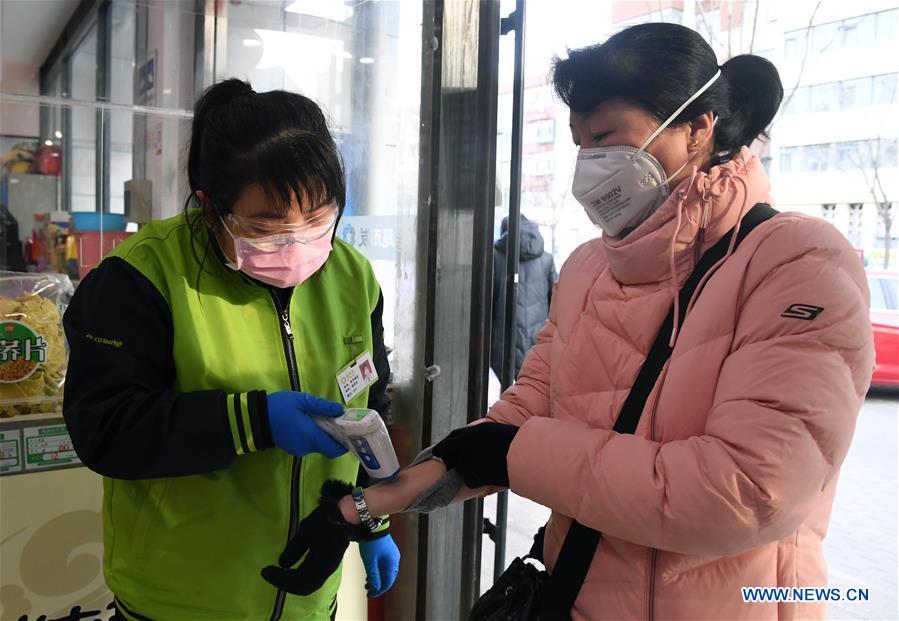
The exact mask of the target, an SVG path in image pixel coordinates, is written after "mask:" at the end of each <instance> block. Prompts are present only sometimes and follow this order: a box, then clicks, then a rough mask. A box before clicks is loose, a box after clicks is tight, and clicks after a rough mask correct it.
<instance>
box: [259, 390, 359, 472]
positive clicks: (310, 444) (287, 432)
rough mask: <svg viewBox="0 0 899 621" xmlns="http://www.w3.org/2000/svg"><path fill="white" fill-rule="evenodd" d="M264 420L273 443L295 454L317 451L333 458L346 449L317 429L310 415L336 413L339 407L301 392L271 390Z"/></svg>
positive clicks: (339, 411) (338, 413)
mask: <svg viewBox="0 0 899 621" xmlns="http://www.w3.org/2000/svg"><path fill="white" fill-rule="evenodd" d="M267 398H268V422H269V425H270V426H271V428H272V439H273V440H274V441H275V445H276V446H278V447H280V448H281V449H283V450H284V451H286V452H288V453H290V454H291V455H296V456H297V457H302V456H303V455H308V454H310V453H321V454H322V455H324V456H325V457H330V458H331V459H334V458H335V457H340V456H341V455H343V454H344V453H346V449H345V448H344V447H343V446H341V445H340V444H338V443H337V442H336V441H335V440H334V439H333V438H332V437H331V436H329V435H328V434H327V433H325V432H324V431H322V430H321V429H319V427H318V425H316V424H315V422H314V421H313V420H312V419H311V418H310V415H313V414H316V415H319V416H340V415H341V414H343V406H342V405H340V404H338V403H334V402H333V401H328V400H327V399H319V398H318V397H313V396H312V395H310V394H307V393H305V392H292V391H286V392H274V393H271V394H269V395H268V397H267Z"/></svg>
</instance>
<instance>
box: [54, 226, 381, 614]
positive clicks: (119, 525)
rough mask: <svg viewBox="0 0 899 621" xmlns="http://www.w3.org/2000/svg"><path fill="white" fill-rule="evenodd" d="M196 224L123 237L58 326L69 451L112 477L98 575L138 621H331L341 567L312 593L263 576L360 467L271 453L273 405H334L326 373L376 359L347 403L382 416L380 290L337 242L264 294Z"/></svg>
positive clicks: (367, 269)
mask: <svg viewBox="0 0 899 621" xmlns="http://www.w3.org/2000/svg"><path fill="white" fill-rule="evenodd" d="M196 216H197V213H196V212H194V213H193V214H188V215H187V216H185V215H181V216H177V217H174V218H170V219H168V220H164V221H159V222H153V223H151V224H149V225H147V226H146V227H144V228H143V229H142V230H141V231H140V232H139V233H137V234H136V235H134V236H132V237H130V238H128V239H127V240H126V241H125V242H124V243H122V244H121V245H120V246H119V247H117V248H116V249H115V251H113V253H112V254H111V255H110V256H108V257H107V258H105V259H104V260H103V262H102V263H101V264H100V265H99V266H98V267H97V268H96V269H94V270H93V271H92V272H91V273H90V274H89V275H88V276H87V277H86V278H85V279H84V281H83V282H82V283H81V285H80V286H79V287H78V289H77V291H76V293H75V296H74V297H73V299H72V302H71V304H70V306H69V309H68V310H67V312H66V315H65V328H66V335H67V338H68V341H69V344H70V348H71V355H70V361H69V370H68V375H67V380H66V391H65V403H64V415H65V419H66V423H67V425H68V427H69V430H70V433H71V436H72V440H73V442H74V446H75V449H76V451H77V452H78V454H79V456H80V457H81V459H82V460H83V461H84V463H85V464H86V465H87V466H88V467H90V468H91V469H93V470H95V471H96V472H98V473H100V474H102V475H104V481H103V483H104V501H103V530H104V538H103V543H104V547H105V552H104V555H105V556H104V571H105V575H106V580H107V583H108V585H109V587H110V589H111V590H112V591H113V593H114V594H115V596H116V598H117V601H118V603H119V606H120V609H121V610H122V612H123V614H124V615H125V616H126V617H131V618H135V619H141V618H151V619H164V620H173V619H185V620H187V619H189V620H191V621H201V620H210V621H225V620H229V619H269V618H271V617H272V616H273V615H274V616H276V617H277V616H280V618H282V619H327V618H329V617H330V614H331V612H332V611H333V607H334V606H335V601H336V593H337V588H338V584H339V582H340V575H339V574H340V572H339V571H338V572H337V573H335V574H334V575H333V576H331V577H330V578H329V579H328V580H327V582H326V583H325V584H324V586H322V588H321V589H320V590H319V591H317V592H315V593H313V594H311V595H310V596H308V597H297V596H292V595H286V594H284V593H279V592H278V591H277V590H276V589H275V588H274V587H272V586H271V585H270V584H268V583H267V582H265V581H264V580H263V579H262V577H261V576H260V574H259V572H260V570H261V569H262V568H263V567H265V566H266V565H271V564H276V563H277V559H278V556H279V554H280V553H281V551H282V550H283V548H284V544H285V543H286V541H287V539H288V536H289V533H290V532H291V531H292V530H293V529H295V528H296V525H297V524H298V522H299V521H300V519H302V518H303V517H304V516H305V515H307V514H308V513H309V512H310V511H311V510H312V509H313V508H314V507H315V506H316V504H317V497H318V493H319V491H320V488H321V484H322V483H323V482H324V481H325V480H326V479H328V478H337V479H342V480H345V481H347V482H351V483H352V482H355V481H356V479H357V472H358V467H359V464H358V460H356V458H355V457H354V456H353V455H349V454H348V455H344V456H342V457H340V458H338V459H328V458H326V457H324V456H322V455H319V454H313V455H310V456H306V457H303V458H302V459H299V458H293V457H292V456H290V455H288V454H287V453H285V452H284V451H282V450H281V449H279V448H275V447H274V443H273V441H272V434H271V430H270V428H269V423H268V411H267V408H266V393H267V392H274V391H283V390H302V391H305V392H309V393H312V394H314V395H316V396H319V397H324V398H327V399H331V400H333V401H337V402H341V403H342V402H343V400H342V397H341V394H340V391H339V388H338V384H337V381H336V375H337V373H338V372H339V371H340V370H341V369H343V368H345V367H346V366H347V365H348V364H350V363H351V362H353V361H354V359H355V358H356V357H357V356H359V355H361V354H362V353H363V352H365V351H368V352H370V353H372V355H373V357H374V360H375V367H376V369H377V371H378V374H379V380H378V382H377V384H375V385H374V386H372V387H370V389H369V390H368V391H364V392H363V393H361V394H359V395H358V396H357V397H355V398H354V399H353V401H352V402H351V403H349V404H347V407H373V408H375V409H378V410H379V411H381V412H382V413H384V412H385V411H386V408H387V397H386V390H385V389H386V383H387V379H388V375H389V366H388V364H387V359H386V353H385V351H384V345H383V335H382V325H381V313H382V308H383V299H382V297H381V293H380V288H379V286H378V283H377V281H376V279H375V276H374V273H373V271H372V269H371V266H370V265H369V264H368V261H367V260H366V259H365V258H364V257H363V256H362V255H361V254H359V253H358V252H356V251H355V250H353V249H352V248H351V247H349V246H348V245H347V244H345V243H343V242H342V241H340V240H335V242H334V249H333V251H332V253H331V255H330V257H329V258H328V260H327V262H326V263H325V265H324V266H323V267H322V268H321V269H320V270H319V271H318V272H317V273H316V274H315V275H314V276H312V277H311V278H309V279H308V280H307V281H305V282H304V283H303V284H301V285H300V286H298V287H296V288H294V289H293V290H292V291H291V290H280V289H274V288H271V287H268V286H265V285H262V284H260V283H258V282H256V281H253V280H251V279H249V278H247V277H246V276H245V275H243V274H241V273H239V272H236V271H234V270H232V269H230V268H229V267H227V266H226V265H225V263H224V260H223V258H222V255H221V252H220V251H219V250H218V248H217V246H216V245H215V242H214V241H212V240H210V238H209V236H208V234H207V232H206V230H205V227H204V226H202V225H200V222H197V223H196V224H197V225H196V226H193V227H192V226H191V222H194V218H196ZM192 228H193V235H192V234H191V229H192ZM201 263H202V268H201Z"/></svg>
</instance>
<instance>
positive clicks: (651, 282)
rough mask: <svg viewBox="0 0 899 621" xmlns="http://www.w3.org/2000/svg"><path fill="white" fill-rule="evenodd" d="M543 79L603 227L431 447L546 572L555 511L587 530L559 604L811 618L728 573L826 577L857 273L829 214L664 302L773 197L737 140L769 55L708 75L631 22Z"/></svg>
mask: <svg viewBox="0 0 899 621" xmlns="http://www.w3.org/2000/svg"><path fill="white" fill-rule="evenodd" d="M554 81H555V89H556V92H557V94H558V95H559V97H560V98H561V99H562V100H563V101H564V102H565V103H566V104H567V105H568V106H569V108H570V109H571V133H572V139H573V140H574V143H575V144H576V145H578V146H579V147H580V152H579V155H578V163H577V168H576V172H575V179H574V187H573V192H574V195H575V197H576V198H577V199H578V200H579V201H580V202H581V203H582V204H583V205H584V206H585V209H586V211H587V213H588V215H589V216H590V218H591V219H592V220H593V222H594V223H596V224H597V225H598V226H599V227H600V228H602V229H603V232H604V234H603V236H602V237H601V238H599V239H595V240H593V241H589V242H587V243H586V244H584V245H582V246H580V247H579V248H578V249H577V250H576V251H575V252H574V253H573V254H572V256H571V257H570V258H569V259H568V261H567V263H566V264H565V266H564V267H563V269H562V272H561V276H560V279H559V282H558V284H557V286H556V287H557V288H556V291H555V293H554V294H553V297H552V307H551V310H550V316H549V320H548V321H547V323H546V326H545V327H544V328H543V331H542V332H541V333H540V335H539V337H538V338H537V344H536V346H535V347H534V348H533V349H532V350H531V352H530V354H529V355H528V357H527V358H526V360H525V362H524V365H523V368H522V370H521V374H520V376H519V377H518V380H517V383H516V384H515V385H514V386H513V387H512V388H510V389H509V390H508V391H506V393H505V394H504V395H503V396H502V399H501V400H500V401H499V402H497V403H496V404H495V405H494V406H493V408H492V409H491V410H490V411H489V412H488V413H487V420H486V421H483V422H481V424H476V425H472V426H469V427H466V428H464V429H461V430H457V431H455V432H453V434H451V435H450V436H449V437H448V438H447V439H445V440H444V441H443V442H441V443H440V444H438V445H437V446H436V447H435V448H434V454H435V455H437V456H438V457H440V458H441V459H442V460H443V461H444V463H445V465H446V466H447V468H455V469H457V470H458V471H459V472H461V473H462V475H463V477H464V478H465V480H466V483H467V484H468V485H469V486H472V487H476V486H482V485H498V486H504V485H508V486H510V487H511V489H512V491H514V492H516V493H517V494H520V495H522V496H525V497H527V498H530V499H532V500H534V501H536V502H538V503H540V504H542V505H545V506H547V507H550V508H551V509H552V517H551V519H550V521H549V524H548V526H547V531H546V537H545V543H544V556H545V559H546V561H547V566H548V568H549V569H550V571H552V569H553V567H554V563H555V561H556V559H557V557H558V555H559V550H560V547H561V544H562V541H563V540H564V539H565V536H566V533H567V531H568V528H569V526H570V524H571V520H572V519H575V520H577V521H578V522H580V523H581V524H583V525H585V526H588V527H590V528H594V529H596V530H599V531H601V532H602V533H603V538H602V540H601V541H600V543H599V547H598V548H597V551H596V554H595V555H594V557H593V561H592V564H591V565H590V569H589V572H588V574H587V577H586V580H585V582H584V584H583V587H582V588H581V590H580V592H579V595H578V597H577V600H576V602H575V605H574V609H573V611H572V616H573V618H574V619H589V620H591V621H596V620H599V619H666V620H667V619H728V620H729V619H799V618H804V619H809V618H811V619H823V618H824V617H825V608H824V604H823V603H821V604H818V603H802V604H784V603H781V604H776V603H744V602H743V599H742V596H741V590H740V588H741V587H744V586H761V587H777V586H784V587H792V586H797V587H807V586H811V587H820V586H825V585H826V583H827V571H826V567H825V562H824V556H823V553H822V547H821V542H822V540H823V538H824V535H825V532H826V530H827V524H828V521H829V517H830V511H831V505H832V503H833V498H834V491H835V488H836V484H837V478H838V474H839V469H840V465H841V463H842V462H843V459H844V458H845V457H846V453H847V451H848V449H849V444H850V441H851V440H852V434H853V430H854V428H855V421H856V417H857V415H858V411H859V409H860V407H861V403H862V400H863V397H864V394H865V392H866V390H867V388H868V384H869V380H870V378H871V373H872V369H873V360H874V354H873V341H872V334H871V328H870V323H869V320H868V302H869V301H868V291H867V287H866V284H865V275H864V271H863V268H862V265H861V263H860V261H859V259H858V257H857V256H856V254H855V252H854V251H853V249H852V247H851V246H850V245H849V243H847V241H846V240H845V239H844V238H843V237H842V236H841V235H840V234H839V233H838V232H837V231H836V230H835V229H834V228H833V227H832V226H831V225H830V224H828V223H826V222H824V221H822V220H818V219H814V218H810V217H805V216H802V215H799V214H794V213H782V214H778V215H776V216H774V217H773V218H771V219H769V220H767V221H765V222H763V223H762V224H760V225H759V226H757V227H756V228H755V229H754V230H753V231H752V232H751V233H750V234H749V235H748V236H747V237H746V238H745V239H744V240H743V241H742V242H741V243H740V245H739V246H738V247H736V249H734V248H733V247H731V248H730V249H729V252H728V256H726V257H725V258H724V259H723V260H722V261H721V262H719V264H718V265H717V266H716V269H713V270H712V271H711V272H710V273H709V275H707V277H706V280H705V285H704V287H703V288H702V290H701V295H697V296H694V299H693V301H692V303H691V304H687V305H680V304H678V303H677V302H676V299H677V292H678V291H679V289H680V288H681V286H682V285H683V284H684V281H685V280H686V278H687V276H688V275H689V274H690V273H691V272H692V271H693V268H694V267H695V264H696V262H697V260H698V258H699V257H700V256H702V254H703V253H704V252H705V251H707V250H708V249H709V248H711V247H712V246H713V245H715V244H716V242H718V241H719V239H721V238H722V237H723V236H724V235H725V234H727V233H728V232H729V231H731V230H733V229H735V228H738V227H739V226H740V224H741V220H742V219H743V217H744V216H745V214H746V213H747V212H748V211H749V210H750V209H751V208H752V207H753V206H754V205H756V204H757V203H768V204H773V203H772V199H771V196H770V194H769V191H770V184H769V181H768V177H767V175H766V174H765V169H764V167H763V166H762V164H761V162H760V161H759V160H758V158H756V157H755V156H754V155H752V154H751V153H750V151H749V149H748V148H747V146H748V145H749V144H750V143H752V142H753V140H755V139H756V137H758V136H759V135H760V134H761V133H762V132H763V130H764V128H765V127H766V126H767V125H768V124H769V123H770V122H771V120H772V118H773V117H774V114H775V113H776V111H777V109H778V106H779V105H780V102H781V99H782V95H783V90H782V87H781V82H780V78H779V77H778V74H777V70H776V69H775V68H774V66H773V65H772V64H770V63H769V62H768V61H766V60H764V59H762V58H760V57H757V56H738V57H736V58H733V59H731V60H729V61H727V62H726V63H724V65H723V66H721V67H719V66H718V63H717V61H716V58H715V54H714V52H713V51H712V49H711V48H710V47H709V46H708V45H707V44H706V42H705V41H704V40H703V39H702V38H701V37H700V36H699V35H698V34H696V33H695V32H693V31H691V30H689V29H687V28H684V27H681V26H676V25H673V24H646V25H641V26H635V27H632V28H629V29H627V30H624V31H622V32H620V33H618V34H616V35H614V36H613V37H611V38H610V39H608V41H606V42H605V43H603V44H601V45H595V46H591V47H588V48H584V49H580V50H575V51H572V52H571V53H570V54H569V57H568V58H567V59H564V60H558V61H557V62H556V64H555V68H554ZM669 188H670V191H669ZM672 306H674V307H675V308H674V310H675V312H674V317H675V319H674V326H675V329H674V333H673V336H672V339H671V344H672V345H673V352H672V354H671V357H670V359H669V361H668V362H667V363H666V365H665V366H664V368H663V370H662V373H661V376H660V377H659V379H658V381H657V382H656V383H655V386H654V388H653V389H652V391H651V393H650V394H649V397H648V399H647V401H646V405H645V408H644V410H643V413H642V416H641V417H640V421H639V425H638V427H637V430H636V433H635V434H633V435H624V434H620V433H616V432H614V431H612V428H613V425H614V424H615V420H616V418H617V416H618V413H619V412H620V411H621V408H622V404H623V403H624V400H625V399H626V398H627V396H628V393H629V392H630V390H631V387H632V385H633V383H634V381H635V377H636V375H637V373H638V371H639V369H640V367H641V365H642V364H643V362H644V360H645V358H646V356H647V353H648V351H649V348H650V346H651V345H652V343H653V341H654V340H655V337H656V334H657V333H658V332H659V328H660V326H661V325H662V321H663V319H664V318H665V316H666V315H667V314H668V313H669V310H670V309H671V308H672Z"/></svg>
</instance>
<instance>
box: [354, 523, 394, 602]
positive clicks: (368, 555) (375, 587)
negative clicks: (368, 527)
mask: <svg viewBox="0 0 899 621" xmlns="http://www.w3.org/2000/svg"><path fill="white" fill-rule="evenodd" d="M359 556H361V557H362V564H363V565H364V566H365V576H366V581H365V590H366V592H367V593H368V599H374V598H376V597H379V596H381V595H384V593H386V592H387V591H389V590H390V587H392V586H393V583H394V581H395V580H396V575H397V573H399V571H400V550H399V548H397V547H396V542H395V541H394V540H393V537H391V536H390V535H386V536H384V537H381V538H379V539H375V540H374V541H360V542H359Z"/></svg>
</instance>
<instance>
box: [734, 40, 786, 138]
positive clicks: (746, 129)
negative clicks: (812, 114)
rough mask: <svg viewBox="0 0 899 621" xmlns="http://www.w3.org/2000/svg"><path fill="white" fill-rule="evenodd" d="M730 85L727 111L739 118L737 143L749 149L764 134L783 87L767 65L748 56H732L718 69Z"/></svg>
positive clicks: (773, 68) (771, 66)
mask: <svg viewBox="0 0 899 621" xmlns="http://www.w3.org/2000/svg"><path fill="white" fill-rule="evenodd" d="M721 74H722V76H723V77H724V78H725V79H726V80H727V82H728V84H729V85H730V105H731V110H732V111H736V112H738V114H739V116H740V117H741V118H742V128H741V131H740V132H739V133H740V142H741V143H742V144H745V145H749V144H750V143H751V142H752V141H753V140H755V138H756V137H757V136H758V135H759V134H762V133H764V131H765V128H767V127H768V125H769V124H770V123H771V121H772V120H773V119H774V115H775V114H777V110H778V108H780V102H781V101H782V100H783V94H784V91H783V84H782V83H781V81H780V74H779V73H778V72H777V67H775V66H774V64H773V63H771V61H769V60H767V59H765V58H762V57H761V56H755V55H752V54H741V55H739V56H734V57H733V58H731V59H730V60H728V61H727V62H725V63H724V64H723V65H721Z"/></svg>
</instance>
